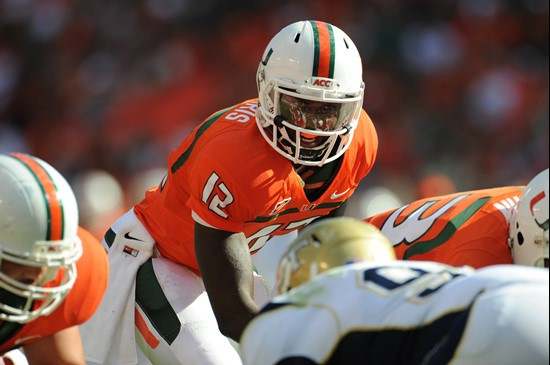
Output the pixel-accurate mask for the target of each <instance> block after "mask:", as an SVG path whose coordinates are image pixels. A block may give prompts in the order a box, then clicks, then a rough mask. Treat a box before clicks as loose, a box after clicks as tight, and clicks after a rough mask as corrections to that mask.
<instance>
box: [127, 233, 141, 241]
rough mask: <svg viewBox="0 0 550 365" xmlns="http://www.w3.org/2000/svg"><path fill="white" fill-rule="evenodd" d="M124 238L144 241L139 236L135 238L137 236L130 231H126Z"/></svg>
mask: <svg viewBox="0 0 550 365" xmlns="http://www.w3.org/2000/svg"><path fill="white" fill-rule="evenodd" d="M124 238H127V239H129V240H134V241H140V242H143V240H140V239H139V238H135V237H132V236H130V232H126V233H125V234H124Z"/></svg>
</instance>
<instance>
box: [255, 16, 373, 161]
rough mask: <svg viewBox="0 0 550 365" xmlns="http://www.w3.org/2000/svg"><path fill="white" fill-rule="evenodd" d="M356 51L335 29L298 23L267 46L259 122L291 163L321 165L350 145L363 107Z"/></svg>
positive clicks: (260, 75) (260, 70) (259, 74)
mask: <svg viewBox="0 0 550 365" xmlns="http://www.w3.org/2000/svg"><path fill="white" fill-rule="evenodd" d="M362 71H363V69H362V64H361V57H360V56H359V52H358V51H357V48H356V47H355V45H354V43H353V42H352V40H351V39H350V38H349V37H348V36H347V35H346V34H345V33H344V32H343V31H342V30H340V29H339V28H337V27H335V26H334V25H331V24H328V23H325V22H322V21H313V20H309V21H300V22H296V23H293V24H290V25H288V26H286V27H285V28H283V29H282V30H281V31H280V32H279V33H278V34H277V35H275V37H273V39H272V40H271V42H270V43H269V44H268V46H267V47H266V49H265V51H264V54H263V57H262V60H261V62H260V65H259V67H258V72H257V75H256V76H257V78H256V80H257V85H258V94H259V100H260V103H259V107H258V112H257V118H256V120H257V122H258V126H259V127H260V131H261V132H262V135H263V136H264V138H265V139H266V140H267V142H268V143H269V144H270V145H271V146H272V147H273V148H274V149H275V150H276V151H277V152H279V153H280V154H281V155H283V156H285V157H286V158H288V159H290V160H291V161H293V162H294V163H299V164H303V165H310V166H315V165H316V166H321V165H323V164H324V163H328V162H331V161H334V160H336V159H337V158H338V157H340V156H341V155H342V154H343V153H344V152H345V150H346V149H347V148H348V147H349V144H350V143H351V140H352V138H353V134H354V130H355V128H356V127H357V123H358V121H359V116H360V113H361V108H362V106H363V92H364V83H363V79H362Z"/></svg>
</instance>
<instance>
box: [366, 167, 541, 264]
mask: <svg viewBox="0 0 550 365" xmlns="http://www.w3.org/2000/svg"><path fill="white" fill-rule="evenodd" d="M548 194H549V192H548V169H546V170H544V171H542V172H540V173H539V174H538V175H537V176H535V177H534V178H533V179H532V180H531V181H530V182H529V183H528V184H527V186H507V187H501V188H494V189H484V190H476V191H469V192H462V193H455V194H451V195H446V196H440V197H434V198H427V199H422V200H418V201H415V202H413V203H411V204H409V205H406V206H403V207H401V208H397V209H393V210H389V211H387V212H384V213H380V214H377V215H374V216H372V217H368V218H366V219H365V221H366V222H368V223H372V224H373V225H375V226H376V227H378V228H379V229H380V230H381V231H382V233H383V234H384V235H385V236H386V237H388V239H389V240H390V242H391V243H392V245H393V247H394V249H395V251H396V255H397V258H398V259H403V260H426V261H437V262H441V263H445V264H449V265H452V266H461V265H470V266H472V267H474V268H480V267H483V266H488V265H494V264H511V263H515V264H521V265H529V266H545V267H548V205H549V195H548Z"/></svg>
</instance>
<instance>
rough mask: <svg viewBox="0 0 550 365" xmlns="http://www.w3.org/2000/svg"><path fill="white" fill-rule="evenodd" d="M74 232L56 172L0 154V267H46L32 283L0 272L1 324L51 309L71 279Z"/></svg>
mask: <svg viewBox="0 0 550 365" xmlns="http://www.w3.org/2000/svg"><path fill="white" fill-rule="evenodd" d="M77 229H78V209H77V203H76V199H75V196H74V194H73V191H72V189H71V187H70V186H69V184H68V183H67V181H66V180H65V179H64V178H63V177H62V176H61V174H60V173H59V172H58V171H57V170H55V169H54V168H53V167H52V166H50V165H49V164H47V163H46V162H44V161H42V160H40V159H38V158H36V157H33V156H30V155H26V154H21V153H11V154H0V268H1V265H2V264H3V263H4V262H6V261H9V262H11V263H15V264H20V265H27V266H31V267H47V268H48V269H47V271H46V274H45V275H44V277H43V279H42V280H41V282H40V283H32V284H29V283H25V282H21V281H18V280H15V279H13V278H12V277H10V276H8V275H6V274H5V273H3V272H0V319H1V320H4V321H10V322H19V323H25V322H29V321H31V320H33V319H35V318H36V317H38V316H40V315H47V314H50V313H51V312H52V311H53V310H54V309H55V308H57V306H58V305H59V304H60V303H61V302H62V300H63V299H64V298H65V296H66V295H67V294H68V292H69V290H70V289H71V288H72V286H73V284H74V282H75V280H76V265H75V262H76V261H77V260H78V259H79V258H80V256H81V255H82V244H81V242H80V239H79V238H78V236H77ZM54 278H56V279H59V285H55V286H54V285H53V284H52V282H51V281H52V279H54Z"/></svg>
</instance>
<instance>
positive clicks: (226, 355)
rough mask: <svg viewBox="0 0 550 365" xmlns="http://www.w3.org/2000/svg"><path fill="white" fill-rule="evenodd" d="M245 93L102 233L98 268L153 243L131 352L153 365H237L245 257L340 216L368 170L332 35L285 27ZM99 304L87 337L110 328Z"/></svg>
mask: <svg viewBox="0 0 550 365" xmlns="http://www.w3.org/2000/svg"><path fill="white" fill-rule="evenodd" d="M257 86H258V93H259V95H258V98H255V99H250V100H246V101H243V102H241V103H239V104H237V105H234V106H231V107H229V108H226V109H223V110H220V111H218V112H216V113H214V114H212V115H211V116H209V117H208V118H206V120H205V121H204V122H203V123H202V124H200V125H199V126H198V127H197V128H195V129H194V130H193V131H192V132H191V133H190V134H189V135H188V136H187V137H186V138H185V139H184V140H183V141H182V142H181V144H180V145H179V146H178V147H177V148H176V149H175V150H174V151H173V152H172V153H170V155H169V157H168V161H167V162H168V165H167V170H168V174H167V176H166V178H165V179H164V180H163V181H162V182H161V184H160V185H159V186H158V187H155V188H153V189H152V190H149V191H148V192H147V194H146V197H145V199H144V200H143V201H142V202H140V203H139V204H137V205H136V206H135V207H134V208H133V209H132V210H131V211H130V212H128V213H127V215H126V216H125V217H124V219H123V220H122V221H120V220H119V221H117V223H115V224H114V225H113V226H112V229H111V230H110V231H109V232H108V234H107V235H106V236H105V241H106V246H109V247H110V252H109V257H111V256H114V255H116V253H115V252H113V253H111V251H112V250H113V248H114V247H115V246H117V247H119V248H117V249H118V250H124V249H126V250H127V253H126V254H127V255H132V254H135V255H136V258H137V259H138V260H139V255H141V254H142V252H143V250H144V249H145V250H148V248H146V247H143V245H142V243H143V242H144V241H149V237H148V236H150V237H151V238H152V240H153V241H154V246H155V248H154V253H153V258H152V260H148V261H146V262H145V263H144V264H142V265H141V266H140V268H139V272H138V274H137V279H136V284H135V285H136V302H137V306H136V311H135V315H136V316H135V318H136V325H137V329H138V333H137V341H138V342H139V343H140V347H141V348H142V349H143V352H144V353H145V354H146V355H147V356H148V357H149V359H150V360H151V361H152V362H154V363H155V362H156V363H172V364H173V363H179V362H185V363H189V364H191V363H201V364H205V363H223V364H231V363H239V362H240V359H239V356H238V354H237V353H236V352H235V350H234V349H233V347H231V345H230V344H229V342H228V341H227V337H229V338H231V339H233V340H238V339H239V337H240V335H241V332H242V330H243V328H244V326H245V325H246V323H247V322H248V321H249V320H250V319H251V318H252V317H253V316H254V315H255V314H256V312H257V311H258V301H257V300H256V301H254V296H255V294H257V293H253V286H254V281H255V280H254V279H253V277H254V276H253V268H252V265H251V254H254V253H255V252H257V251H258V250H260V249H261V247H262V246H263V245H264V244H265V243H266V242H267V241H268V240H269V239H270V238H271V237H273V236H277V235H283V234H287V233H289V232H292V231H294V230H297V229H300V228H301V227H304V226H305V225H307V224H308V223H310V222H312V221H314V220H315V219H317V218H320V217H324V216H337V215H342V214H343V212H344V209H345V206H346V201H347V200H348V199H349V198H350V196H351V195H352V194H353V192H354V191H355V189H356V187H357V185H358V184H359V182H360V181H361V179H363V178H364V177H365V176H366V175H367V173H368V172H369V171H370V169H371V168H372V166H373V164H374V160H375V156H376V153H377V148H378V140H377V135H376V131H375V129H374V126H373V123H372V122H371V120H370V118H369V116H368V115H367V114H366V112H365V111H364V110H363V109H362V103H363V91H364V83H363V80H362V64H361V58H360V55H359V52H358V50H357V48H356V47H355V45H354V43H353V41H352V40H351V39H350V38H349V37H348V36H347V35H346V34H345V33H344V32H343V31H342V30H341V29H339V28H338V27H336V26H334V25H331V24H328V23H325V22H322V21H313V20H310V21H299V22H296V23H293V24H290V25H288V26H286V27H284V28H283V29H282V30H281V31H280V32H279V33H278V34H276V35H275V36H274V37H273V38H272V40H271V41H270V42H269V44H268V45H267V47H266V49H265V52H264V53H263V56H262V58H261V60H260V62H259V67H258V70H257ZM135 227H144V231H146V232H142V230H141V228H137V229H138V230H139V231H140V232H139V233H137V232H136V233H134V234H133V233H132V231H131V229H136V228H135ZM127 233H128V235H127V238H126V240H125V241H123V236H124V235H126V234H127ZM119 240H120V242H124V243H123V244H120V245H119V244H118V243H117V242H118V241H119ZM139 240H141V242H140V241H139ZM139 245H142V246H141V247H137V246H139ZM132 247H137V248H136V249H135V250H136V251H132ZM110 260H114V258H113V259H111V258H110ZM111 262H112V261H111ZM129 265H131V264H129ZM127 267H128V266H127ZM128 271H129V270H126V271H125V272H124V273H121V274H120V275H121V277H124V278H129V277H132V274H131V273H129V272H128ZM113 275H114V274H113ZM113 281H120V280H117V279H116V278H111V280H110V282H113ZM146 288H147V289H146ZM151 288H154V290H153V289H151ZM109 291H110V288H109V289H108V292H109ZM116 291H117V292H118V293H120V292H121V290H119V289H116ZM170 291H174V293H170ZM128 292H129V293H130V296H131V295H132V294H131V293H132V290H129V291H128ZM120 295H121V294H116V295H114V296H113V300H114V301H116V300H117V298H116V297H117V296H120ZM159 298H161V299H159ZM103 305H105V308H106V310H105V315H104V316H102V315H100V314H99V313H100V312H98V314H96V316H94V318H92V322H91V324H90V328H89V329H86V332H87V333H90V337H93V336H92V333H93V332H94V331H95V328H99V327H100V326H101V324H102V323H107V322H109V321H112V313H110V312H109V311H108V310H107V308H110V307H111V308H112V306H113V304H112V302H110V303H108V302H107V301H104V303H102V306H103ZM131 315H132V316H133V315H134V313H133V312H132V314H131ZM96 317H97V319H96ZM121 317H123V316H121ZM167 318H169V319H170V320H167ZM93 323H97V326H93ZM92 327H93V328H92ZM132 333H133V332H132ZM96 340H97V339H93V338H92V339H90V343H91V344H90V354H91V355H90V359H91V360H93V361H98V362H102V361H105V358H106V356H109V354H99V355H98V352H102V348H104V346H112V343H111V344H109V343H106V342H105V343H102V344H98V343H97V342H96ZM84 342H85V347H87V346H86V342H87V340H86V339H85V340H84ZM117 347H118V348H124V349H128V348H129V347H128V346H127V345H120V346H118V345H117ZM85 351H88V350H86V349H85ZM124 352H127V351H126V350H125V351H124ZM126 355H127V354H124V356H126ZM128 359H130V360H135V356H133V355H130V356H129V357H128ZM113 361H114V362H117V361H120V358H115V359H114V360H113Z"/></svg>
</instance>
